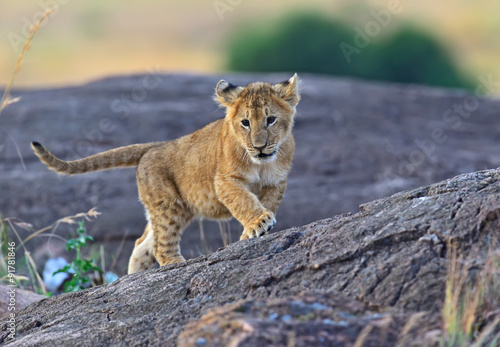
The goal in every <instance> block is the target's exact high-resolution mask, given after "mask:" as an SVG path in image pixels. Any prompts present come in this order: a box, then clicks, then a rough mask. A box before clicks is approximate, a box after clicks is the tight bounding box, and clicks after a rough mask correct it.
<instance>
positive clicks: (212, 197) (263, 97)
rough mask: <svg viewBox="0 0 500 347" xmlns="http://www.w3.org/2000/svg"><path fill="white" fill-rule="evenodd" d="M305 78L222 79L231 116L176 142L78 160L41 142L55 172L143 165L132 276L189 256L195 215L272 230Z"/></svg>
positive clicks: (250, 233) (255, 230)
mask: <svg viewBox="0 0 500 347" xmlns="http://www.w3.org/2000/svg"><path fill="white" fill-rule="evenodd" d="M299 99H300V96H299V92H298V78H297V75H294V76H293V77H292V78H291V79H289V80H288V81H285V82H282V83H279V84H275V85H271V84H268V83H261V82H255V83H250V84H248V85H247V86H245V87H237V86H233V85H232V84H229V83H227V82H226V81H220V82H219V83H218V84H217V87H216V100H217V101H218V102H219V103H220V104H221V105H223V106H224V107H226V116H225V118H223V119H219V120H217V121H215V122H213V123H211V124H209V125H207V126H205V127H204V128H202V129H200V130H198V131H196V132H194V133H192V134H190V135H186V136H184V137H181V138H179V139H176V140H173V141H169V142H158V143H148V144H136V145H131V146H125V147H120V148H116V149H112V150H110V151H106V152H103V153H99V154H96V155H93V156H90V157H87V158H83V159H80V160H75V161H71V162H67V161H63V160H60V159H57V158H56V157H55V156H54V155H53V154H52V153H50V152H49V151H47V150H46V149H45V148H44V147H43V146H42V145H40V144H39V143H36V142H34V143H33V144H32V147H33V149H34V151H35V154H36V155H37V156H38V157H39V158H40V160H41V161H42V162H43V163H45V164H46V165H47V166H48V167H49V168H50V169H52V170H54V171H56V172H58V173H61V174H67V175H73V174H81V173H85V172H90V171H97V170H105V169H110V168H115V167H128V166H137V186H138V189H139V197H140V199H141V201H142V203H143V204H144V206H145V208H146V211H147V213H146V214H147V219H148V224H147V226H146V230H145V231H144V234H143V235H142V237H141V238H140V239H138V240H137V241H136V244H135V248H134V251H133V253H132V256H131V258H130V263H129V270H128V272H129V273H134V272H138V271H142V270H146V269H148V268H149V267H151V266H152V265H153V264H154V261H155V259H156V260H157V261H158V262H159V263H160V265H166V264H171V263H175V262H180V261H184V258H183V257H182V255H181V252H180V247H179V241H180V237H181V233H182V231H183V230H184V229H185V227H186V226H187V225H188V224H189V223H190V222H191V221H192V220H193V219H194V218H207V219H214V220H217V219H228V218H231V217H234V218H236V219H237V220H238V221H239V222H240V223H241V224H242V225H243V227H244V230H243V233H242V235H241V239H247V238H253V237H258V236H261V235H263V234H264V233H266V232H267V231H269V230H271V228H272V227H273V226H274V224H275V223H276V219H275V214H276V211H277V209H278V206H279V204H280V203H281V200H282V198H283V195H284V193H285V189H286V185H287V176H288V172H289V171H290V168H291V165H292V157H293V153H294V149H295V142H294V139H293V136H292V127H293V122H294V116H295V106H296V105H297V103H298V102H299Z"/></svg>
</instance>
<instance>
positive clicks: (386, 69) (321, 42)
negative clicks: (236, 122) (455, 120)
mask: <svg viewBox="0 0 500 347" xmlns="http://www.w3.org/2000/svg"><path fill="white" fill-rule="evenodd" d="M383 30H385V29H382V31H383ZM356 35H357V32H356V31H355V30H354V29H353V28H352V27H350V26H347V25H345V24H342V23H340V22H336V21H334V20H332V19H330V18H327V17H325V16H322V15H320V14H312V13H309V14H307V13H306V14H292V15H289V16H287V17H285V18H283V19H282V20H279V21H277V22H274V23H273V24H271V25H269V26H262V25H258V26H249V27H246V28H244V30H242V31H241V32H239V33H236V34H235V35H234V37H233V38H232V40H231V43H230V44H229V47H228V68H229V69H230V70H233V71H253V72H271V71H286V72H307V73H319V74H329V75H337V76H350V77H356V78H364V79H371V80H385V81H392V82H400V83H417V84H427V85H435V86H445V87H462V88H469V87H470V84H469V83H468V82H467V81H465V79H464V78H463V77H462V76H461V73H460V71H459V69H458V68H456V67H455V65H454V63H453V62H452V60H451V59H450V57H449V56H448V54H447V52H446V51H445V50H444V49H443V48H442V47H441V45H440V44H439V43H438V42H437V41H436V40H435V39H434V38H433V37H431V36H430V35H428V34H425V33H423V32H421V31H419V30H418V29H415V28H412V27H400V28H399V29H398V30H397V31H396V32H395V33H394V34H392V35H390V36H387V35H385V36H384V35H379V36H380V37H378V36H377V37H374V38H369V37H368V36H367V37H368V40H369V43H368V44H367V45H366V46H365V47H358V46H356V44H355V37H356ZM341 44H349V45H351V46H352V47H355V48H356V49H359V51H358V52H357V53H355V54H352V55H351V56H350V59H351V60H352V61H350V62H348V59H346V57H345V56H344V53H343V52H342V49H341Z"/></svg>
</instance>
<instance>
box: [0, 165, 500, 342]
mask: <svg viewBox="0 0 500 347" xmlns="http://www.w3.org/2000/svg"><path fill="white" fill-rule="evenodd" d="M499 231H500V169H497V170H490V171H481V172H476V173H471V174H466V175H461V176H458V177H455V178H453V179H450V180H446V181H444V182H441V183H437V184H433V185H430V186H426V187H423V188H419V189H416V190H411V191H407V192H402V193H398V194H396V195H393V196H391V197H388V198H384V199H381V200H377V201H374V202H371V203H368V204H365V205H362V206H360V212H358V213H356V214H344V215H340V216H337V217H335V218H332V219H325V220H321V221H317V222H314V223H312V224H309V225H306V226H303V227H295V228H291V229H288V230H285V231H281V232H277V233H274V234H271V235H268V236H265V237H262V238H258V239H251V240H245V241H240V242H236V243H233V244H231V245H229V246H228V247H226V248H224V249H221V250H219V251H217V252H215V253H213V254H210V255H207V256H202V257H198V258H195V259H191V260H189V261H188V262H187V263H182V264H174V265H170V266H166V267H163V268H160V269H153V270H150V271H147V272H143V273H137V274H134V275H130V276H125V277H123V278H121V279H120V280H118V281H116V282H114V283H112V284H109V285H105V286H101V287H97V288H93V289H89V290H84V291H80V292H76V293H71V294H63V295H60V296H58V297H53V298H48V299H44V300H42V301H39V302H36V303H34V304H31V305H30V306H28V307H27V308H25V309H23V310H22V311H20V312H19V313H18V315H17V337H16V340H15V341H14V342H10V343H6V345H7V346H8V345H9V344H10V345H22V346H32V345H37V346H53V345H58V346H74V345H79V346H99V345H127V346H129V345H130V346H136V345H137V346H138V345H141V346H142V345H168V346H174V345H176V343H178V344H179V345H180V346H195V345H197V346H205V345H206V346H228V345H232V346H265V345H271V344H274V345H277V346H287V345H288V346H290V345H293V346H315V345H335V346H351V345H353V344H354V343H355V342H356V341H358V342H359V343H361V342H362V341H365V344H363V345H364V346H388V345H394V344H396V343H399V344H400V345H404V346H411V345H415V346H422V345H436V344H437V338H438V337H439V328H440V317H441V313H440V311H441V308H442V304H443V298H444V287H445V282H446V272H447V271H446V264H447V259H446V254H447V247H448V244H449V243H450V242H452V241H453V242H454V243H455V245H457V249H458V252H459V254H464V255H465V254H468V255H470V256H471V257H473V259H472V260H473V262H474V271H480V270H481V269H482V268H483V267H484V263H485V258H486V256H487V254H488V250H490V249H492V248H493V249H498V246H499V245H498V240H499V238H498V236H499ZM472 250H473V251H472ZM490 318H491V317H490ZM6 327H7V325H6V323H2V325H1V326H0V342H6V336H7V331H6Z"/></svg>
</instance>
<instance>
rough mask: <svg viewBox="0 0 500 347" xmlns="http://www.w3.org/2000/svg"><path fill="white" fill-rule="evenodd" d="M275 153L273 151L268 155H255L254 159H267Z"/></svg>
mask: <svg viewBox="0 0 500 347" xmlns="http://www.w3.org/2000/svg"><path fill="white" fill-rule="evenodd" d="M275 153H276V151H273V152H272V153H269V154H266V153H259V154H257V155H256V156H255V157H256V158H259V159H262V158H269V157H272V156H273V155H274V154H275Z"/></svg>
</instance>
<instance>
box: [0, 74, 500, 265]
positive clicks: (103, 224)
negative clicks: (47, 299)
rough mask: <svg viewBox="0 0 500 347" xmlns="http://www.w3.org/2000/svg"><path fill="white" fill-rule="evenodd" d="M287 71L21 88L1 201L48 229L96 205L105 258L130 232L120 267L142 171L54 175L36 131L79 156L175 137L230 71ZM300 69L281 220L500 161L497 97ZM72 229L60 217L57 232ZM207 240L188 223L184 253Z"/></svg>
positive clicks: (351, 205) (3, 163) (216, 241)
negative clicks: (40, 154) (38, 147)
mask: <svg viewBox="0 0 500 347" xmlns="http://www.w3.org/2000/svg"><path fill="white" fill-rule="evenodd" d="M288 77H289V76H288V75H282V74H280V75H225V76H189V75H162V74H156V73H152V74H151V75H146V76H129V77H115V78H108V79H104V80H100V81H96V82H93V83H89V84H86V85H83V86H76V87H69V88H61V89H40V90H26V91H17V92H14V96H21V98H22V99H21V101H20V102H19V103H17V104H13V105H11V106H10V107H8V108H7V109H6V110H5V111H4V113H2V116H1V118H0V139H1V140H2V141H1V142H0V172H2V174H1V175H0V192H1V197H0V212H1V214H2V215H3V216H5V217H17V218H20V219H21V220H24V221H25V222H27V223H30V224H33V225H34V226H35V229H39V228H41V227H45V226H47V225H49V224H51V223H53V222H54V221H56V220H57V219H59V218H62V217H64V216H68V215H74V214H75V213H78V212H85V211H88V210H89V209H91V208H92V207H97V209H98V210H99V211H101V212H102V215H101V217H100V218H99V219H98V220H97V222H95V223H94V224H93V225H89V229H90V230H89V231H90V233H91V234H92V236H94V237H95V239H96V243H98V244H104V245H105V254H107V255H109V258H108V259H107V260H106V264H111V262H112V260H111V259H110V258H111V257H112V256H113V257H115V256H117V253H118V252H117V249H119V248H120V243H121V241H122V240H125V247H124V248H123V250H122V252H120V253H119V259H117V261H116V262H115V263H116V264H117V266H116V267H117V268H116V269H113V270H114V271H116V272H118V273H120V274H123V273H125V272H126V266H127V263H128V257H129V255H130V252H131V248H132V245H133V241H134V240H135V239H137V238H138V237H139V236H140V235H141V233H142V231H143V229H144V226H145V219H144V215H143V208H142V206H141V205H140V203H139V202H138V201H137V190H136V185H135V171H134V170H133V169H127V170H114V171H108V172H100V173H93V174H88V175H82V176H75V177H62V176H57V175H55V174H54V173H53V172H51V171H48V170H47V169H46V168H45V167H44V166H43V165H42V164H41V163H40V162H39V161H38V159H37V158H35V156H34V155H33V153H32V151H31V148H30V145H29V144H30V142H31V141H33V140H37V141H39V142H41V143H43V144H44V145H46V146H47V147H48V148H49V149H50V150H52V151H53V152H54V153H56V154H57V155H59V156H61V157H63V158H68V159H74V158H76V157H81V156H86V155H89V154H93V153H96V152H100V151H104V150H107V149H110V148H113V147H118V146H122V145H127V144H131V143H137V142H148V141H157V140H169V139H173V138H176V137H179V136H181V135H184V134H187V133H190V132H192V131H194V130H196V129H198V128H200V127H202V126H204V125H205V124H207V123H209V122H211V121H213V120H215V119H217V118H220V117H222V116H223V110H222V109H217V106H216V105H215V104H214V103H213V101H212V94H213V90H214V87H215V85H216V83H217V81H218V80H220V79H221V78H224V79H226V80H228V81H231V82H233V83H236V84H245V83H248V82H250V81H255V80H266V81H271V82H278V81H281V80H284V79H286V78H288ZM301 77H302V79H303V97H302V101H301V102H300V104H299V107H298V112H299V116H298V117H297V121H296V126H295V129H294V134H295V138H296V142H297V151H296V156H295V160H294V167H293V170H292V172H291V175H290V180H289V187H288V191H287V193H286V196H285V199H284V201H283V203H282V206H281V208H280V210H279V211H278V216H277V217H278V224H277V225H276V227H275V229H274V230H275V231H278V230H283V229H285V228H290V227H292V226H296V225H304V224H307V223H311V222H313V221H315V220H319V219H324V218H330V217H332V216H334V215H337V214H340V213H344V212H356V211H357V206H358V205H359V204H361V203H364V202H367V201H371V200H373V199H377V198H381V197H383V196H387V195H390V194H393V193H395V192H397V191H400V190H404V189H410V188H415V187H418V186H422V185H426V184H430V183H432V182H437V181H440V180H443V179H445V178H448V177H452V176H454V175H457V174H461V173H466V172H472V171H477V170H483V169H487V168H493V167H498V166H500V141H499V140H500V137H499V136H500V135H499V134H500V122H498V119H499V118H500V100H491V99H483V98H475V97H474V96H473V95H469V94H467V93H465V92H461V91H445V90H441V89H432V88H424V87H418V86H402V85H390V84H377V83H366V82H361V81H354V80H347V79H334V78H327V77H321V76H308V75H304V76H301ZM20 156H21V157H22V158H23V162H21V160H20ZM23 163H24V166H25V169H24V168H23ZM204 226H205V233H206V239H207V245H208V248H210V249H211V250H212V251H214V250H216V249H217V248H219V247H221V246H222V241H221V237H220V236H219V227H218V226H217V224H216V223H213V222H204ZM231 230H232V240H233V241H234V240H237V239H238V238H239V235H238V233H239V231H240V226H239V224H238V223H236V222H232V223H231ZM70 231H72V232H74V230H73V229H71V228H69V227H66V226H64V225H62V226H60V227H59V228H58V230H57V233H58V234H60V235H62V236H66V234H67V233H68V232H70ZM19 232H21V233H23V234H22V236H26V235H28V232H23V231H22V230H19ZM45 241H47V238H37V239H34V240H31V241H30V242H29V243H28V244H27V247H28V249H29V250H31V251H32V254H33V257H34V258H35V260H36V262H37V264H40V266H43V263H44V260H45V259H46V258H47V257H48V255H49V254H50V251H52V252H53V253H52V255H53V256H58V255H64V254H65V252H64V247H63V246H64V244H63V243H61V242H60V241H58V240H57V239H52V241H51V243H52V244H51V245H50V251H48V250H47V248H46V247H42V246H41V245H40V243H42V242H45ZM205 248H207V247H205V246H203V245H201V243H200V237H199V226H198V225H197V224H196V223H193V224H192V226H191V227H190V228H189V229H188V230H187V231H186V232H185V233H184V235H183V241H182V250H183V253H184V255H185V256H186V257H187V258H190V257H194V256H198V255H200V254H201V253H205ZM68 260H70V259H68ZM40 270H41V269H40Z"/></svg>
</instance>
